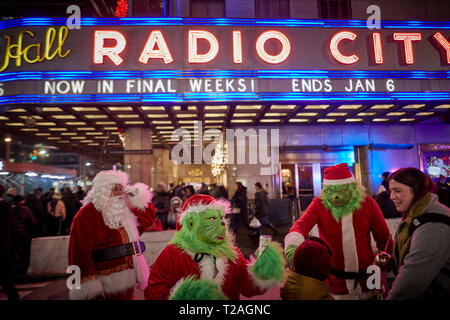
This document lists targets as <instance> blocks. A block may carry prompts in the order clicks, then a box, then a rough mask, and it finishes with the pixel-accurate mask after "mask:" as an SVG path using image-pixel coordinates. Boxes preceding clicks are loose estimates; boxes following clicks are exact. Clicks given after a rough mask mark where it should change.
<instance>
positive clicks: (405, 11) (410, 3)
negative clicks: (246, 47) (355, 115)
mask: <svg viewBox="0 0 450 320" xmlns="http://www.w3.org/2000/svg"><path fill="white" fill-rule="evenodd" d="M318 1H319V0H302V1H300V0H291V1H290V11H291V18H293V19H319V18H320V13H319V3H318ZM171 2H172V4H171V5H172V16H175V17H189V16H190V5H189V0H172V1H171ZM374 4H376V5H378V6H379V7H380V9H381V19H382V20H425V21H426V20H435V21H448V12H450V1H448V0H427V1H423V0H377V1H376V2H374V1H371V0H358V1H356V0H353V1H351V8H352V19H357V20H366V19H367V18H368V14H367V13H366V11H367V8H368V7H369V6H370V5H374ZM225 15H226V17H227V18H255V1H253V0H248V1H242V0H225Z"/></svg>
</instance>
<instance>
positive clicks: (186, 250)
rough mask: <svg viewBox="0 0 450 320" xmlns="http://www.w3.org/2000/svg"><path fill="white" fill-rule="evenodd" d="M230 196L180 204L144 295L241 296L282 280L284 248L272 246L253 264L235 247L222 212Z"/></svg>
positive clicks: (160, 297) (186, 297)
mask: <svg viewBox="0 0 450 320" xmlns="http://www.w3.org/2000/svg"><path fill="white" fill-rule="evenodd" d="M230 211H231V207H230V203H229V202H228V201H227V200H222V199H219V200H216V199H214V198H213V197H211V196H208V195H202V194H197V195H194V196H192V197H190V198H189V199H187V200H186V202H185V203H184V205H183V207H182V208H181V211H180V214H179V217H178V222H177V231H176V233H175V235H174V237H173V239H172V240H171V241H170V243H169V245H168V246H167V247H166V248H165V249H164V250H163V251H162V252H161V254H160V255H159V256H158V258H157V259H156V261H155V263H154V265H153V267H152V270H151V273H150V277H149V280H148V286H147V288H146V289H145V298H146V299H152V300H154V299H156V300H165V299H180V300H209V299H211V300H220V299H232V300H238V299H239V297H240V294H242V295H244V296H246V297H251V296H254V295H259V294H262V293H264V292H265V291H266V290H267V289H268V288H270V287H272V286H274V285H276V284H279V283H281V281H282V279H283V273H284V261H283V256H282V252H281V250H280V248H277V247H276V245H275V244H271V245H269V247H268V248H267V249H266V250H265V251H264V252H263V253H262V254H261V255H260V257H259V258H258V259H257V260H256V261H255V262H254V263H249V261H248V260H247V259H245V258H244V256H243V255H242V253H241V252H240V250H239V249H238V248H237V247H235V246H234V244H233V240H232V239H231V234H230V233H229V231H228V225H226V223H225V222H224V215H225V214H227V213H229V212H230Z"/></svg>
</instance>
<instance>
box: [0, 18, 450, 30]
mask: <svg viewBox="0 0 450 320" xmlns="http://www.w3.org/2000/svg"><path fill="white" fill-rule="evenodd" d="M63 25H66V19H65V18H22V19H16V20H7V21H1V22H0V29H6V28H13V27H21V26H63ZM81 25H82V26H119V25H120V26H164V25H166V26H183V25H184V26H193V25H203V26H255V27H256V26H261V27H269V26H279V27H309V28H360V29H361V28H363V29H365V28H367V25H366V21H365V20H314V19H302V20H299V19H230V18H209V19H201V18H180V17H162V18H160V17H157V18H153V17H152V18H149V17H139V18H136V17H130V18H128V17H127V18H81ZM380 25H381V28H385V29H450V22H446V21H412V20H409V21H381V24H380Z"/></svg>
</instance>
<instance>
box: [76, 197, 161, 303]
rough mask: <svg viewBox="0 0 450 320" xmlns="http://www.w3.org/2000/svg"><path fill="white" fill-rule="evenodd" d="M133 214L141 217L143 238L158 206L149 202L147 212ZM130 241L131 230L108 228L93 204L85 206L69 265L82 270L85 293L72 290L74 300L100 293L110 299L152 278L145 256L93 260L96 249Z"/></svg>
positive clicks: (138, 211) (78, 222)
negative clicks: (143, 279) (96, 261)
mask: <svg viewBox="0 0 450 320" xmlns="http://www.w3.org/2000/svg"><path fill="white" fill-rule="evenodd" d="M142 207H144V206H142ZM131 212H132V213H133V214H134V215H135V216H136V217H137V225H136V226H134V227H137V230H138V233H139V235H141V234H142V233H143V232H144V231H145V230H146V229H147V228H148V227H149V226H151V225H152V224H153V221H154V219H155V207H154V206H153V204H152V203H151V202H148V203H147V205H146V208H145V209H144V210H140V209H138V208H135V207H133V208H131ZM129 242H131V240H130V235H129V233H128V232H127V230H126V229H125V228H124V227H119V228H117V229H111V228H109V227H108V226H106V225H105V222H104V220H103V216H102V214H101V212H99V211H98V210H97V209H96V208H95V206H94V205H93V204H92V202H90V203H88V204H87V205H85V206H84V207H82V208H81V209H80V211H78V213H77V214H76V215H75V217H74V219H73V222H72V228H71V231H70V242H69V265H77V266H79V267H80V269H81V290H71V291H70V295H71V296H70V298H71V299H92V298H95V297H96V296H98V295H100V294H105V295H106V296H107V295H109V294H111V295H112V294H116V293H120V292H123V291H125V290H127V289H130V288H134V286H135V285H136V283H137V282H142V278H143V277H148V264H147V262H146V261H145V257H144V256H143V255H141V256H139V257H136V256H126V257H122V258H117V259H111V260H106V261H102V262H98V263H94V261H93V260H92V252H93V251H94V250H98V249H104V248H109V247H115V246H118V245H122V244H126V243H129ZM136 265H138V266H136ZM145 269H146V270H145ZM145 273H147V274H145ZM140 278H141V279H140ZM146 279H148V278H146Z"/></svg>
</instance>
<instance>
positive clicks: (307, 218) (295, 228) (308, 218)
mask: <svg viewBox="0 0 450 320" xmlns="http://www.w3.org/2000/svg"><path fill="white" fill-rule="evenodd" d="M323 210H326V209H325V208H324V207H323V205H322V202H321V200H320V198H314V199H313V201H312V202H311V204H310V205H309V206H308V208H307V209H306V211H305V213H303V214H302V216H301V217H300V218H299V219H298V220H297V221H295V222H294V224H293V225H292V227H291V229H290V230H289V232H298V233H300V234H301V235H303V237H305V238H306V236H307V235H308V233H309V232H310V231H311V229H312V228H313V227H314V226H315V225H316V224H317V222H318V221H319V212H320V211H323Z"/></svg>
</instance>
